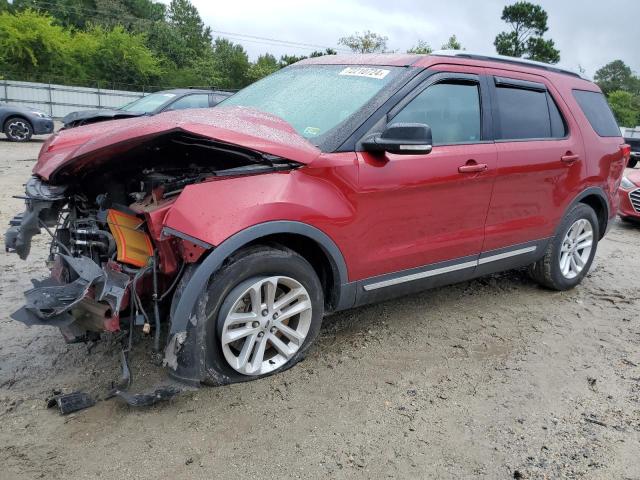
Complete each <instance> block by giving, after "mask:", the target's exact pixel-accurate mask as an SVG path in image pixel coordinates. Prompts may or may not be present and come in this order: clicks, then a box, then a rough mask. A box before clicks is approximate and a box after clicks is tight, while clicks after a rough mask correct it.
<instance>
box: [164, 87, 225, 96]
mask: <svg viewBox="0 0 640 480" xmlns="http://www.w3.org/2000/svg"><path fill="white" fill-rule="evenodd" d="M153 93H174V94H176V95H187V94H189V93H215V94H218V95H231V94H232V93H233V92H228V91H226V90H214V89H206V88H170V89H168V90H159V91H157V92H153Z"/></svg>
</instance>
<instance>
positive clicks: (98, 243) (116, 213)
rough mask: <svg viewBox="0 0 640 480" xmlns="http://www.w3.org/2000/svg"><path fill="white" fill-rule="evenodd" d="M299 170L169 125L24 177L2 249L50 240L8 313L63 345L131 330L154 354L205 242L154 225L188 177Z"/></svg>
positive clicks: (23, 251) (22, 252)
mask: <svg viewBox="0 0 640 480" xmlns="http://www.w3.org/2000/svg"><path fill="white" fill-rule="evenodd" d="M298 166H299V164H297V163H296V162H292V161H288V160H284V159H282V158H280V157H276V156H273V155H268V154H263V153H260V152H256V151H252V150H248V149H244V148H242V147H239V146H235V145H230V144H226V143H222V142H217V141H214V140H211V139H207V138H203V137H198V136H195V135H191V134H186V133H184V132H180V131H173V132H169V133H165V134H163V135H160V136H155V137H153V138H151V139H149V140H148V141H144V142H140V143H138V144H137V145H135V146H132V147H126V148H125V147H123V148H121V149H119V150H118V151H117V152H116V153H115V154H114V153H112V154H111V155H109V156H108V155H101V154H96V155H94V156H92V157H91V158H87V159H85V160H84V161H78V162H76V163H75V164H74V165H73V166H70V167H68V168H66V169H64V170H61V171H60V172H57V173H56V175H55V177H50V178H54V180H53V181H49V182H46V181H44V180H42V179H41V178H40V177H38V176H33V177H31V178H30V179H29V181H28V182H27V183H26V186H25V195H24V197H22V198H24V200H25V203H26V210H25V211H24V213H22V214H20V215H17V216H16V217H14V218H13V220H12V221H11V225H10V228H9V230H8V231H7V233H6V236H5V245H6V250H7V251H8V252H15V253H17V254H18V255H19V256H20V258H22V259H23V260H24V259H26V258H27V257H28V255H29V251H30V247H31V241H32V237H33V236H34V235H36V234H39V233H43V231H44V233H46V234H48V235H49V236H50V237H51V244H50V249H49V256H48V266H49V268H50V271H51V276H50V277H49V278H47V279H45V280H33V285H34V286H33V288H32V289H30V290H28V291H27V292H25V300H26V301H25V305H24V307H23V308H21V309H20V310H18V311H17V312H15V313H14V314H13V315H12V317H13V318H14V319H16V320H19V321H21V322H23V323H25V324H27V325H36V324H45V325H53V326H57V327H59V328H60V331H61V332H62V334H63V336H64V338H65V340H66V341H67V342H69V343H77V342H94V341H97V340H99V339H100V338H101V336H102V335H103V334H104V333H105V332H112V333H115V334H120V335H121V337H122V339H123V342H124V344H123V351H124V352H125V353H126V352H128V351H129V350H130V349H131V346H132V340H131V339H132V333H133V331H134V330H135V329H139V330H140V331H141V332H142V334H148V335H150V336H152V337H153V342H154V351H155V352H158V353H159V352H160V351H161V332H162V330H163V325H164V324H166V323H167V322H168V320H169V318H168V317H169V315H168V312H169V307H170V302H171V296H172V293H173V290H174V289H175V287H176V285H177V283H178V281H179V280H180V278H181V275H182V274H183V272H184V271H185V268H186V266H188V265H189V264H193V263H196V262H198V260H199V259H200V258H201V257H202V255H203V254H204V253H205V252H206V251H207V249H208V248H211V246H210V245H207V244H205V243H204V242H199V241H198V240H197V239H193V238H186V237H181V236H180V235H179V234H176V233H177V232H170V231H167V229H165V228H163V220H164V218H165V216H166V214H167V212H168V211H169V210H170V209H171V206H172V204H173V203H174V201H175V200H176V199H177V198H178V197H179V195H180V194H181V192H182V191H183V190H184V189H185V188H187V187H188V186H189V185H192V184H195V183H201V182H215V181H220V180H222V179H223V178H225V177H234V176H241V175H256V174H262V173H271V172H276V171H282V170H291V169H293V168H297V167H298ZM125 362H126V358H125ZM123 372H124V369H123ZM123 377H126V375H125V374H124V373H123ZM125 380H126V379H125Z"/></svg>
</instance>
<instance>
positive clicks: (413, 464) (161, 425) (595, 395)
mask: <svg viewBox="0 0 640 480" xmlns="http://www.w3.org/2000/svg"><path fill="white" fill-rule="evenodd" d="M40 146H41V141H35V142H31V143H29V144H27V145H16V144H11V143H9V142H6V141H3V140H2V141H0V182H2V183H1V184H0V224H3V225H6V223H7V221H8V220H9V218H10V217H11V216H12V215H13V214H14V213H16V212H18V211H20V210H21V209H22V205H21V204H22V201H21V200H18V199H14V198H12V195H19V194H21V193H22V191H23V190H22V184H23V182H24V181H25V180H26V179H27V177H28V176H29V172H30V170H31V167H32V166H33V162H34V159H35V158H36V156H37V152H38V150H39V148H40ZM47 243H48V242H47V238H46V237H45V236H44V235H41V236H39V237H37V238H36V240H35V242H34V246H33V251H32V255H31V257H30V258H29V260H28V261H27V262H22V261H20V260H19V259H18V258H17V257H16V256H14V255H8V254H2V255H0V269H1V280H0V302H1V303H0V304H1V305H2V314H1V315H0V478H1V479H31V478H46V479H67V478H73V479H83V478H90V479H94V478H105V479H123V478H127V479H147V478H153V479H157V478H174V479H187V478H189V479H191V478H193V479H211V478H224V479H236V478H238V479H240V478H456V479H460V478H491V479H494V478H505V479H506V478H541V479H542V478H549V479H554V478H593V479H640V315H639V314H640V290H639V289H638V287H639V286H640V280H639V275H640V274H639V272H640V254H638V251H639V246H640V227H634V226H628V225H626V224H622V223H620V222H616V224H615V225H614V227H613V229H612V231H611V233H610V234H609V236H608V237H607V238H606V239H605V240H604V241H603V242H602V243H601V244H600V246H599V249H598V254H597V259H596V264H595V267H594V268H593V269H592V271H591V273H590V274H589V276H588V277H587V278H586V279H585V281H584V282H583V284H582V285H581V286H580V287H578V288H576V289H575V290H573V291H570V292H565V293H557V292H549V291H545V290H543V289H541V288H539V287H537V286H536V285H535V284H534V283H532V282H531V281H530V280H529V279H528V278H527V276H526V275H525V273H524V272H521V271H516V272H507V273H504V274H499V275H494V276H491V277H487V278H483V279H479V280H476V281H472V282H468V283H462V284H459V285H455V286H452V287H446V288H440V289H437V290H433V291H428V292H424V293H422V294H419V295H414V296H411V297H408V298H402V299H398V300H394V301H389V302H386V303H382V304H379V305H374V306H370V307H366V308H361V309H357V310H352V311H348V312H343V313H340V314H336V315H334V316H331V317H328V318H326V319H325V322H324V325H323V329H322V332H321V335H320V337H319V341H318V342H317V344H316V346H315V347H314V348H312V350H311V353H310V355H309V356H308V358H307V359H306V360H305V361H304V362H302V363H301V364H299V365H298V366H296V367H295V368H293V369H291V370H289V371H287V372H285V373H283V374H280V375H277V376H274V377H270V378H267V379H264V380H260V381H255V382H250V383H245V384H239V385H232V386H229V387H222V388H203V389H200V390H197V391H193V392H187V393H185V394H183V395H181V396H179V397H177V398H175V399H174V400H172V401H170V402H167V403H164V404H159V405H156V406H154V407H152V408H148V409H133V408H131V407H128V406H126V405H124V404H123V403H121V402H119V401H118V400H113V399H112V400H108V401H101V402H98V404H97V405H96V406H95V407H93V408H90V409H88V410H85V411H82V412H77V413H75V414H72V415H69V416H66V417H64V416H61V415H59V413H58V412H56V411H55V410H47V409H46V408H45V402H44V399H45V398H46V397H47V396H48V395H49V394H50V392H51V390H52V389H64V390H65V391H71V390H75V389H84V390H86V391H88V392H90V393H92V394H94V395H102V394H104V392H105V391H106V390H107V389H108V388H109V385H110V382H111V381H113V380H116V379H117V377H118V374H119V364H118V355H117V353H118V352H117V349H115V348H109V346H108V345H100V346H97V347H96V348H95V349H93V350H92V352H91V354H89V355H88V354H87V348H86V346H84V345H65V343H64V341H63V340H62V337H61V336H60V335H59V333H58V332H57V330H56V329H54V328H50V327H33V328H30V329H29V328H26V327H24V326H23V325H22V324H19V323H16V322H13V321H12V320H10V319H9V314H10V312H12V311H13V310H15V309H16V308H18V307H19V306H20V305H21V302H22V292H23V290H25V289H26V288H27V287H28V286H29V285H30V282H29V280H30V278H32V277H38V276H40V275H44V274H45V267H44V258H45V252H46V248H47ZM147 343H148V342H147ZM142 347H143V348H141V349H140V353H139V354H138V355H137V356H136V357H135V358H134V364H133V369H134V375H135V379H136V385H137V386H144V385H152V384H153V383H154V382H155V381H157V380H158V379H161V378H162V377H163V372H162V371H161V370H160V369H159V368H157V367H154V366H153V365H151V363H150V361H149V356H148V352H147V351H146V350H145V348H144V345H142Z"/></svg>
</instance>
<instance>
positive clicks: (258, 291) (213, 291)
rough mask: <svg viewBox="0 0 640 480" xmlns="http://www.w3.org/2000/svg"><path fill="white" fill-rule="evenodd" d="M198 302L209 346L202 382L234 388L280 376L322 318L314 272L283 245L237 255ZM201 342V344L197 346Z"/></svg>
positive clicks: (302, 350) (311, 337)
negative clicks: (239, 383)
mask: <svg viewBox="0 0 640 480" xmlns="http://www.w3.org/2000/svg"><path fill="white" fill-rule="evenodd" d="M204 295H205V296H206V298H205V297H203V299H202V301H200V302H198V303H199V307H198V313H197V316H198V320H197V321H198V323H199V324H200V322H203V323H202V325H204V326H205V328H204V329H203V330H201V332H202V333H201V334H202V335H204V338H202V339H201V340H202V342H201V344H202V345H205V355H204V357H205V362H206V368H205V372H206V378H204V379H203V381H204V383H208V384H214V385H217V384H220V379H224V383H235V382H242V381H248V380H254V379H257V378H261V377H265V376H268V375H272V374H274V373H278V372H281V371H283V370H286V369H288V368H291V367H292V366H293V365H295V364H296V363H298V362H299V361H301V360H302V359H303V358H304V356H305V354H306V352H307V351H308V349H309V347H310V346H311V344H312V343H313V341H314V340H315V338H316V337H317V336H318V333H319V331H320V325H321V323H322V317H323V315H324V298H323V291H322V285H321V283H320V280H319V279H318V276H317V275H316V273H315V271H314V269H313V267H312V266H311V265H310V264H309V262H307V260H305V259H304V258H303V257H301V256H300V255H298V254H297V253H295V252H294V251H292V250H290V249H288V248H286V247H281V246H272V247H266V246H253V247H249V248H247V249H244V250H242V251H240V252H238V253H237V254H235V255H234V256H233V257H232V258H231V259H230V260H229V261H228V262H227V264H226V265H225V266H223V267H222V269H221V270H219V271H218V272H217V273H216V274H215V275H214V276H213V277H212V279H211V281H210V283H209V286H208V289H207V291H206V293H205V294H204ZM199 343H200V342H199Z"/></svg>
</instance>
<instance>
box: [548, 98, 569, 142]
mask: <svg viewBox="0 0 640 480" xmlns="http://www.w3.org/2000/svg"><path fill="white" fill-rule="evenodd" d="M547 102H548V104H549V115H550V116H551V136H552V137H554V138H562V137H565V136H566V135H567V126H566V124H565V123H564V119H563V118H562V114H561V113H560V110H558V106H557V105H556V102H555V101H554V100H553V98H551V96H550V95H549V94H548V93H547Z"/></svg>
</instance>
